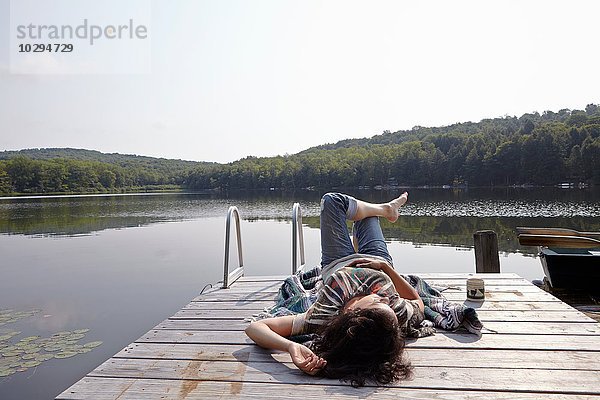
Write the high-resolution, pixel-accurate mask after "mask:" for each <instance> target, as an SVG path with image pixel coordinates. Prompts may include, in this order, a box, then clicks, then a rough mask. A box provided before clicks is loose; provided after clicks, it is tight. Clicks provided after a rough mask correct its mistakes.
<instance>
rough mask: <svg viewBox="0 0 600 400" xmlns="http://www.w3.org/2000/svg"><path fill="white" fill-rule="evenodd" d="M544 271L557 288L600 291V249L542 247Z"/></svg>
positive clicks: (541, 255) (541, 256) (551, 283)
mask: <svg viewBox="0 0 600 400" xmlns="http://www.w3.org/2000/svg"><path fill="white" fill-rule="evenodd" d="M540 260H541V261H542V267H543V269H544V273H545V274H546V277H547V278H548V281H549V282H550V285H551V286H552V287H555V288H565V289H585V290H595V291H600V249H562V248H547V247H543V248H541V249H540Z"/></svg>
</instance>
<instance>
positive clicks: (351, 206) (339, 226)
mask: <svg viewBox="0 0 600 400" xmlns="http://www.w3.org/2000/svg"><path fill="white" fill-rule="evenodd" d="M356 211H357V202H356V199H355V198H354V197H352V196H348V195H345V194H341V193H327V194H325V195H323V197H322V198H321V266H323V267H325V266H326V265H328V264H330V263H331V262H332V261H335V260H337V259H339V258H342V257H346V256H349V255H352V254H355V253H356V252H355V251H354V247H353V246H352V241H351V240H350V233H349V232H348V226H347V225H346V220H347V219H349V220H351V219H352V218H353V217H354V216H355V215H356ZM353 230H354V236H355V238H356V239H357V241H358V252H359V253H361V254H367V255H374V256H379V257H383V258H385V259H386V260H388V261H389V263H390V264H392V257H391V256H390V253H389V252H388V249H387V245H386V244H385V239H384V237H383V232H382V231H381V226H380V225H379V218H378V217H368V218H365V219H362V220H360V221H355V222H354V229H353ZM392 265H393V264H392Z"/></svg>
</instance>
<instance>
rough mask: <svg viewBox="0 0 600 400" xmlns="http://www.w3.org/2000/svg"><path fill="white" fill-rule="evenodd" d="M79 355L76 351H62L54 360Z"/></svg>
mask: <svg viewBox="0 0 600 400" xmlns="http://www.w3.org/2000/svg"><path fill="white" fill-rule="evenodd" d="M77 354H79V353H78V352H76V351H61V352H60V353H56V354H55V355H54V358H69V357H73V356H76V355H77Z"/></svg>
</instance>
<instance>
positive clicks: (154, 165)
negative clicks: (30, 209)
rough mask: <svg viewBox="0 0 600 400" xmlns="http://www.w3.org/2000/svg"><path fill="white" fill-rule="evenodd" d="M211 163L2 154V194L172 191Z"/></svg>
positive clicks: (64, 153)
mask: <svg viewBox="0 0 600 400" xmlns="http://www.w3.org/2000/svg"><path fill="white" fill-rule="evenodd" d="M212 164H213V163H201V162H196V161H184V160H169V159H164V158H153V157H145V156H137V155H124V154H117V153H112V154H106V153H101V152H99V151H94V150H84V149H70V148H54V149H52V148H49V149H26V150H19V151H3V152H0V193H13V192H18V193H55V192H106V191H120V190H139V189H169V188H171V189H173V188H178V187H181V186H183V185H184V184H185V180H186V179H187V177H188V175H189V173H190V171H191V170H192V169H193V168H195V167H197V166H199V165H212Z"/></svg>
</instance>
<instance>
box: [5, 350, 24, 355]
mask: <svg viewBox="0 0 600 400" xmlns="http://www.w3.org/2000/svg"><path fill="white" fill-rule="evenodd" d="M21 353H23V352H22V351H19V350H15V351H6V352H4V353H2V357H14V356H20V355H21Z"/></svg>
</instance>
